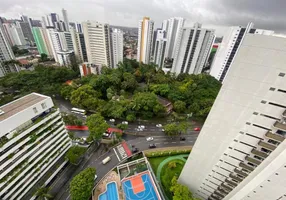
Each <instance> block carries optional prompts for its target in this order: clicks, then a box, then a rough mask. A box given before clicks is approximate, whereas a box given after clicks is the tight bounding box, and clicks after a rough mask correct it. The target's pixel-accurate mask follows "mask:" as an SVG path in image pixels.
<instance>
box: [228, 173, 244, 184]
mask: <svg viewBox="0 0 286 200" xmlns="http://www.w3.org/2000/svg"><path fill="white" fill-rule="evenodd" d="M229 177H230V178H232V179H234V180H236V181H238V182H241V181H242V179H241V178H239V177H237V176H235V175H233V174H230V176H229Z"/></svg>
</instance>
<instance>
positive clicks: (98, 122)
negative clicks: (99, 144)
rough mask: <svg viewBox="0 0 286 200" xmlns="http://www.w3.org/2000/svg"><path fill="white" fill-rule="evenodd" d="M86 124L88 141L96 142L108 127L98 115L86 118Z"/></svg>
mask: <svg viewBox="0 0 286 200" xmlns="http://www.w3.org/2000/svg"><path fill="white" fill-rule="evenodd" d="M86 124H87V126H88V129H89V136H88V140H89V141H91V140H97V139H100V138H101V137H102V134H103V133H104V132H105V131H106V130H107V128H108V127H109V126H108V124H107V123H106V121H105V120H104V118H103V117H102V116H101V115H100V114H99V113H97V114H93V115H90V116H88V117H87V119H86Z"/></svg>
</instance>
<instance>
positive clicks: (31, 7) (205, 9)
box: [0, 0, 286, 36]
mask: <svg viewBox="0 0 286 200" xmlns="http://www.w3.org/2000/svg"><path fill="white" fill-rule="evenodd" d="M113 1H114V2H113ZM257 2H258V1H257ZM279 2H280V3H275V4H273V3H271V2H265V3H263V2H261V1H259V3H255V2H253V1H252V2H247V1H245V2H244V3H241V4H240V3H236V2H229V1H226V0H220V1H219V2H217V1H216V2H211V1H209V0H204V1H202V2H200V3H199V2H196V1H192V2H188V1H180V2H177V1H167V0H165V1H160V2H156V1H151V0H149V1H147V2H146V1H144V2H143V1H136V2H128V4H127V2H126V1H125V0H121V1H120V2H118V1H116V2H115V0H111V1H108V2H104V1H96V2H95V1H77V2H74V3H73V4H70V3H69V4H68V3H67V2H65V1H61V2H57V1H49V2H48V1H41V2H38V1H37V2H36V1H29V2H25V5H22V4H20V2H19V3H18V2H17V0H12V1H9V2H3V3H2V4H1V8H0V12H1V15H2V16H5V17H7V18H18V17H19V16H20V15H21V14H24V15H28V16H29V17H32V18H35V19H41V16H42V15H43V14H47V13H51V12H56V13H58V14H60V13H61V10H62V8H64V9H66V10H67V11H68V12H69V16H68V17H69V21H80V22H82V21H86V20H94V21H101V22H105V23H109V24H113V25H125V26H130V27H136V23H137V21H138V20H140V19H141V18H142V17H143V16H150V17H151V18H152V19H153V20H154V21H155V28H157V27H159V26H160V25H161V23H160V22H161V21H163V20H164V19H168V18H170V17H174V16H180V17H183V18H185V19H186V25H187V26H190V24H193V23H194V22H199V23H202V24H204V27H206V28H213V29H216V30H217V31H216V33H217V35H219V36H222V35H223V33H224V31H225V29H226V27H228V26H231V25H235V26H238V25H244V24H247V23H248V22H249V21H252V22H253V23H254V24H255V25H256V27H257V28H264V29H270V30H274V31H275V32H277V33H286V27H285V26H284V25H283V23H284V22H283V19H284V18H285V16H284V15H285V14H284V12H282V11H281V9H283V8H284V7H285V6H286V5H285V4H286V2H284V1H282V0H279ZM123 5H124V7H123ZM126 5H127V6H126ZM162 5H164V6H162ZM283 5H284V6H283ZM90 7H92V8H93V9H90ZM82 10H85V12H82ZM280 11H281V12H280ZM229 12H231V13H232V15H229V16H228V15H226V13H229ZM94 13H96V15H95V14H94ZM123 21H124V23H123Z"/></svg>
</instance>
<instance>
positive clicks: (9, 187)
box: [0, 93, 71, 200]
mask: <svg viewBox="0 0 286 200" xmlns="http://www.w3.org/2000/svg"><path fill="white" fill-rule="evenodd" d="M0 127H1V129H0V172H1V173H0V199H3V200H14V199H15V200H16V199H17V200H18V199H23V196H24V195H26V193H27V192H28V191H29V190H30V189H31V188H32V187H34V186H35V184H36V183H37V181H38V180H39V179H40V178H42V177H43V176H44V175H45V174H46V173H47V172H48V171H49V169H50V168H51V167H52V166H53V165H54V164H55V163H56V162H57V161H58V160H59V159H60V158H61V157H62V156H63V155H64V154H65V153H66V151H67V150H68V149H69V148H70V146H71V141H70V139H69V136H68V134H67V131H66V129H65V127H64V122H63V120H62V117H61V114H60V111H59V109H57V108H55V107H54V104H53V101H52V99H51V98H50V97H48V96H44V95H41V94H37V93H31V94H29V95H26V96H24V97H22V98H20V99H17V100H15V101H13V102H10V103H8V104H6V105H3V106H1V107H0ZM37 187H38V186H37Z"/></svg>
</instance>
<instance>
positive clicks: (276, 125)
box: [273, 121, 286, 131]
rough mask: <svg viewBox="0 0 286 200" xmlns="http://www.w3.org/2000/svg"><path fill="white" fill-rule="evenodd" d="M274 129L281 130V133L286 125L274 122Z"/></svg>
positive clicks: (285, 129)
mask: <svg viewBox="0 0 286 200" xmlns="http://www.w3.org/2000/svg"><path fill="white" fill-rule="evenodd" d="M273 126H274V127H275V128H278V129H280V130H283V131H286V123H285V124H283V123H281V122H277V121H276V122H275V123H274V125H273Z"/></svg>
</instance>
